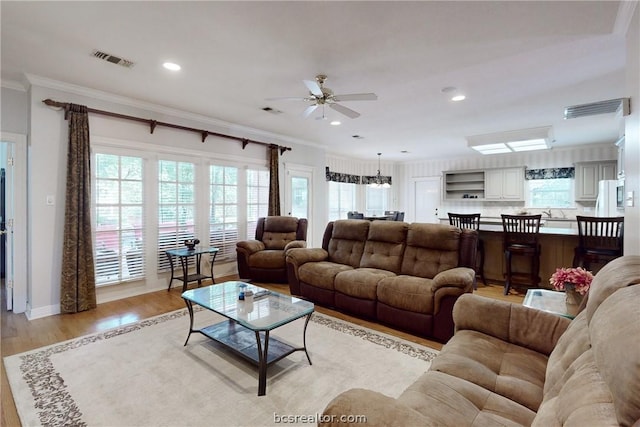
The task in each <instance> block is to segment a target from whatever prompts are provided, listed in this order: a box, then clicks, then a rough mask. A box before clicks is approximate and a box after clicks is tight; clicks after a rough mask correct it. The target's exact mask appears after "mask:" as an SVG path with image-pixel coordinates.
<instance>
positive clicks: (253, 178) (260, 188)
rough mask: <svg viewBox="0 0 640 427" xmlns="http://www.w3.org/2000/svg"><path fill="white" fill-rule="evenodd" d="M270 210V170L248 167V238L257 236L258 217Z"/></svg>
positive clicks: (251, 238) (265, 214)
mask: <svg viewBox="0 0 640 427" xmlns="http://www.w3.org/2000/svg"><path fill="white" fill-rule="evenodd" d="M268 212H269V171H268V170H252V169H247V235H246V237H245V238H246V239H247V240H253V239H255V237H256V227H257V224H258V218H260V217H265V216H267V214H268Z"/></svg>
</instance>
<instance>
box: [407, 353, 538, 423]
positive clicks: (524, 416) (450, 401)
mask: <svg viewBox="0 0 640 427" xmlns="http://www.w3.org/2000/svg"><path fill="white" fill-rule="evenodd" d="M436 359H437V358H436ZM398 402H399V403H401V404H404V405H405V406H408V407H409V408H411V409H414V410H415V411H417V412H420V413H422V414H424V415H425V416H426V417H427V419H426V420H425V422H426V421H428V423H425V424H422V425H433V426H498V425H500V426H523V425H530V424H531V422H532V421H533V419H534V417H535V412H534V411H532V410H531V409H529V408H527V407H525V406H522V405H520V404H518V403H517V402H514V401H513V400H509V399H508V398H506V397H504V396H501V395H499V394H496V393H492V392H491V391H490V390H488V389H486V388H484V387H481V386H479V385H477V384H474V383H472V382H469V381H466V380H464V379H462V378H457V377H455V376H452V375H449V374H445V373H443V372H436V371H429V372H427V373H425V374H423V375H422V376H421V377H419V378H418V379H417V380H416V381H415V382H414V383H413V384H412V385H410V386H409V387H408V388H407V389H406V390H405V391H404V392H403V393H402V394H401V395H400V397H399V398H398Z"/></svg>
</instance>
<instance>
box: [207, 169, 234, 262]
mask: <svg viewBox="0 0 640 427" xmlns="http://www.w3.org/2000/svg"><path fill="white" fill-rule="evenodd" d="M238 172H239V169H238V168H237V167H235V166H220V165H211V166H210V167H209V184H210V192H209V194H210V197H209V204H210V206H209V245H210V246H212V247H216V248H218V249H219V251H218V255H217V257H216V260H225V259H227V260H228V259H233V258H235V249H236V242H237V241H238V220H239V218H238Z"/></svg>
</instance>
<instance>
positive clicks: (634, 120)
mask: <svg viewBox="0 0 640 427" xmlns="http://www.w3.org/2000/svg"><path fill="white" fill-rule="evenodd" d="M639 15H640V7H638V6H637V5H636V8H635V13H634V15H633V18H632V20H631V24H630V25H629V30H628V32H627V65H626V88H627V94H628V96H630V97H631V114H630V115H629V116H627V117H626V120H625V191H633V194H634V199H633V207H628V206H627V207H625V210H624V216H625V234H624V253H625V255H640V231H638V229H639V228H640V227H639V225H640V78H639V76H640V65H639V64H640V29H639V28H640V17H639ZM632 224H633V226H632Z"/></svg>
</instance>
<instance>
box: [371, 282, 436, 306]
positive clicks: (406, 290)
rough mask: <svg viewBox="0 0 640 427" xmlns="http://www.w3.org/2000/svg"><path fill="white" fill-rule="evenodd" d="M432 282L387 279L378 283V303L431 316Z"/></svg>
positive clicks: (432, 302) (432, 303) (432, 301)
mask: <svg viewBox="0 0 640 427" xmlns="http://www.w3.org/2000/svg"><path fill="white" fill-rule="evenodd" d="M432 284H433V280H431V279H423V278H422V277H413V276H405V275H400V276H395V277H388V278H385V279H383V280H381V281H380V283H378V301H380V302H382V303H385V304H387V305H390V306H391V307H394V308H398V309H401V310H406V311H412V312H414V313H425V314H433V309H434V297H433V286H432Z"/></svg>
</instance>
